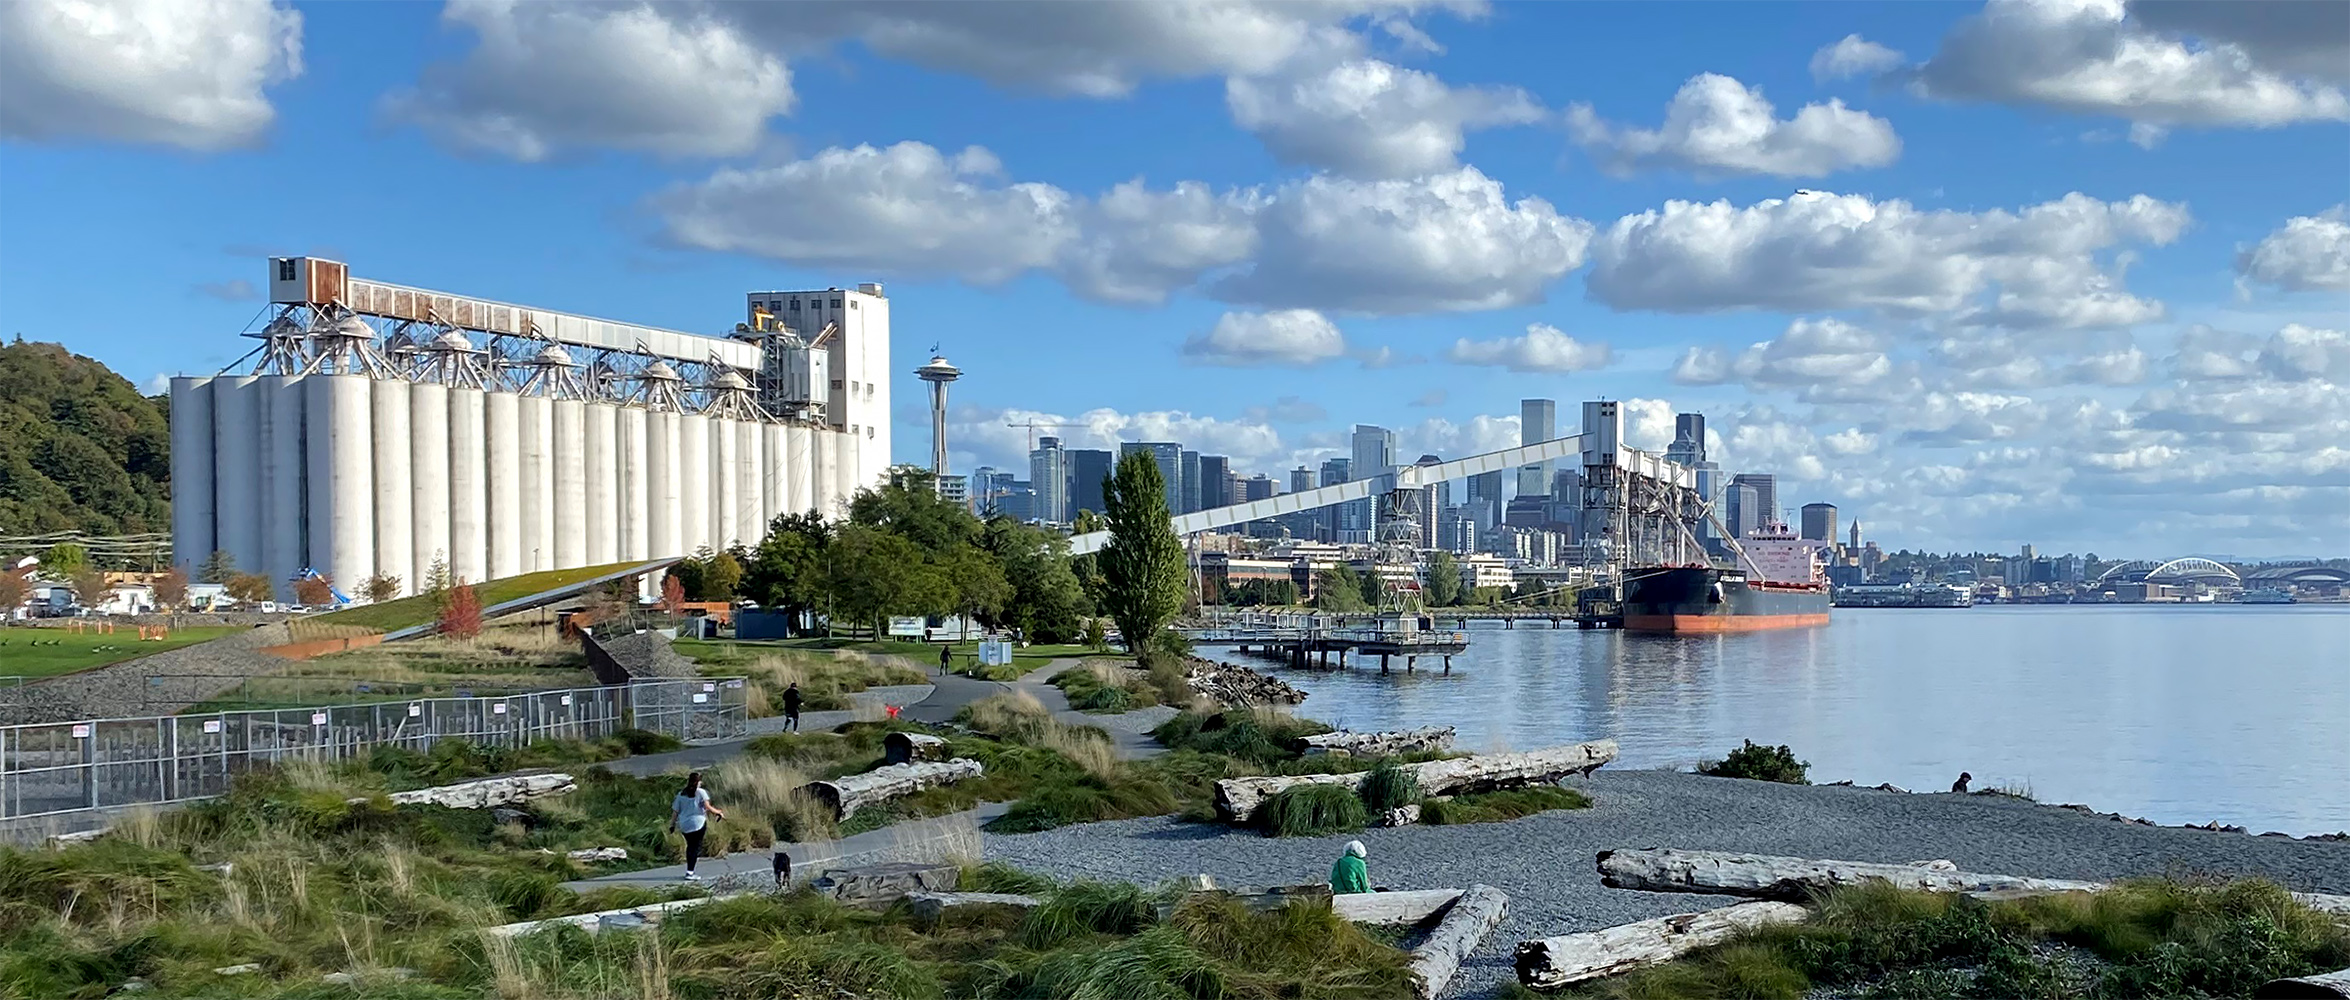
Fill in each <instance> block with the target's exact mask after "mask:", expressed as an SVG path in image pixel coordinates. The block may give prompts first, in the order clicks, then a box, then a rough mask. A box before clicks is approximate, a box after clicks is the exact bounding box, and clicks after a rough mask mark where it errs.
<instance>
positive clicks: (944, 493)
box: [938, 476, 971, 507]
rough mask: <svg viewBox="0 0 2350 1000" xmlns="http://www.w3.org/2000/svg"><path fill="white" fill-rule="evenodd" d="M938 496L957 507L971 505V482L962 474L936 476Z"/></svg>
mask: <svg viewBox="0 0 2350 1000" xmlns="http://www.w3.org/2000/svg"><path fill="white" fill-rule="evenodd" d="M938 498H939V499H941V500H944V501H946V502H948V503H951V504H954V505H956V506H958V507H969V506H971V482H970V480H969V479H967V478H965V477H963V476H940V477H938Z"/></svg>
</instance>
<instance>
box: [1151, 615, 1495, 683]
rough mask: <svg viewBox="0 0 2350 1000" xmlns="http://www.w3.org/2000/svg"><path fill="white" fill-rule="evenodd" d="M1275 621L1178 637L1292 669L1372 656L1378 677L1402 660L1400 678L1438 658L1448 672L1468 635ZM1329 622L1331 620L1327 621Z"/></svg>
mask: <svg viewBox="0 0 2350 1000" xmlns="http://www.w3.org/2000/svg"><path fill="white" fill-rule="evenodd" d="M1267 617H1268V618H1272V619H1276V620H1275V621H1265V622H1252V623H1235V624H1231V625H1223V626H1216V627H1210V628H1193V629H1183V630H1182V632H1183V636H1184V638H1186V639H1189V640H1191V644H1192V645H1194V646H1225V647H1230V648H1233V649H1235V650H1237V651H1238V652H1241V653H1244V654H1249V655H1255V656H1264V657H1268V658H1271V659H1277V660H1280V661H1282V662H1284V663H1287V664H1288V665H1289V666H1291V667H1294V668H1297V669H1301V670H1302V669H1308V668H1317V669H1323V670H1328V669H1331V667H1332V664H1331V662H1330V661H1331V654H1332V653H1336V654H1338V657H1337V659H1338V662H1337V664H1336V666H1337V667H1338V668H1339V669H1344V668H1345V667H1346V658H1347V655H1348V654H1350V653H1351V654H1354V655H1355V656H1356V657H1357V658H1358V660H1359V659H1360V658H1362V657H1369V656H1377V657H1378V658H1379V672H1380V673H1383V674H1384V673H1387V672H1388V671H1389V670H1391V669H1393V666H1394V661H1395V658H1397V657H1401V658H1402V659H1403V668H1404V672H1405V673H1411V672H1413V671H1416V670H1417V669H1419V664H1420V657H1423V656H1432V657H1440V658H1442V660H1443V663H1444V672H1445V673H1448V674H1449V673H1451V672H1452V658H1453V656H1454V654H1457V653H1460V652H1462V651H1464V650H1466V649H1468V648H1469V634H1468V633H1467V632H1462V631H1440V630H1437V629H1433V628H1421V627H1420V623H1421V621H1422V619H1420V618H1408V617H1407V618H1396V617H1393V616H1390V617H1388V618H1385V619H1382V620H1378V621H1374V622H1369V623H1368V624H1364V625H1351V626H1350V625H1344V624H1329V623H1321V622H1316V621H1315V620H1314V619H1315V618H1316V616H1313V615H1277V616H1267ZM1332 617H1335V616H1332Z"/></svg>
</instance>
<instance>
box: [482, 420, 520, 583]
mask: <svg viewBox="0 0 2350 1000" xmlns="http://www.w3.org/2000/svg"><path fill="white" fill-rule="evenodd" d="M521 402H522V401H521V400H520V399H519V398H517V397H516V396H515V395H514V394H513V393H511V392H491V393H488V394H486V395H485V396H484V397H483V399H482V404H483V410H482V440H483V443H484V444H485V445H486V446H487V448H486V451H485V452H484V454H485V456H486V457H487V459H488V468H487V469H486V472H487V475H488V478H489V507H488V509H489V519H488V520H487V521H486V522H484V523H485V524H486V525H487V526H488V529H489V569H488V572H486V573H484V574H483V575H482V579H484V580H502V579H505V578H506V577H509V576H513V575H515V574H517V573H521V572H522V544H523V542H522V539H523V534H524V533H525V532H526V531H527V530H528V529H527V527H526V526H525V525H524V524H523V520H522V478H523V476H524V474H525V472H524V467H523V451H524V448H525V442H524V440H523V437H522V408H521V405H520V404H521Z"/></svg>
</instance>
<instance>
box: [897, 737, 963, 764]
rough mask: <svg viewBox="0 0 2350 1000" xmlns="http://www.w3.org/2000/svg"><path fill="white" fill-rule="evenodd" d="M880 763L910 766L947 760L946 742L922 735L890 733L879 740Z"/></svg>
mask: <svg viewBox="0 0 2350 1000" xmlns="http://www.w3.org/2000/svg"><path fill="white" fill-rule="evenodd" d="M881 756H882V762H883V763H886V764H910V763H913V762H915V761H919V760H945V759H947V741H946V740H944V739H941V738H939V737H936V736H931V735H927V734H924V733H905V732H898V733H891V734H889V735H887V736H884V737H882V738H881Z"/></svg>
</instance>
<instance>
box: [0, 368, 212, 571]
mask: <svg viewBox="0 0 2350 1000" xmlns="http://www.w3.org/2000/svg"><path fill="white" fill-rule="evenodd" d="M168 412H169V407H168V406H167V405H165V402H164V399H163V397H160V396H158V397H156V398H154V399H148V398H147V397H144V396H141V395H139V390H138V389H137V387H135V386H133V385H131V383H130V382H129V381H127V380H125V379H124V378H123V377H122V376H120V375H117V374H115V373H114V372H113V371H111V370H109V369H108V368H107V367H106V366H105V365H102V364H99V363H98V362H96V361H93V360H91V359H89V358H85V357H81V356H79V355H76V354H72V353H70V352H68V351H67V350H66V349H65V348H64V347H62V346H60V345H57V344H41V343H32V342H28V341H25V340H22V339H19V340H17V341H16V342H15V343H10V344H0V535H33V534H45V533H48V532H53V531H85V532H88V533H90V534H94V535H124V534H134V533H139V532H149V531H170V530H171V488H170V481H171V431H170V428H169V426H168V423H167V414H168Z"/></svg>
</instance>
